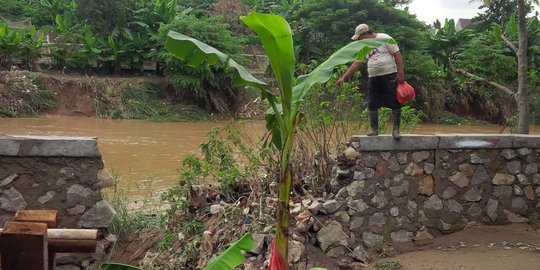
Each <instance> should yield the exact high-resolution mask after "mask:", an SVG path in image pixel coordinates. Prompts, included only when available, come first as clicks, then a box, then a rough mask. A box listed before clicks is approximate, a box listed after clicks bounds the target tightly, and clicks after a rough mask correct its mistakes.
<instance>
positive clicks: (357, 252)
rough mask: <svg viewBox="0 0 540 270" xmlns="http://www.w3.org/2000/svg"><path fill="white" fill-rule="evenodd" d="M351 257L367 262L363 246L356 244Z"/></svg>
mask: <svg viewBox="0 0 540 270" xmlns="http://www.w3.org/2000/svg"><path fill="white" fill-rule="evenodd" d="M353 258H354V259H356V260H358V261H361V262H364V263H365V262H367V260H368V257H367V251H366V249H365V248H364V246H362V245H358V246H356V247H355V248H354V250H353Z"/></svg>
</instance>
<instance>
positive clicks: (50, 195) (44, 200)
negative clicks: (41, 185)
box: [38, 191, 56, 204]
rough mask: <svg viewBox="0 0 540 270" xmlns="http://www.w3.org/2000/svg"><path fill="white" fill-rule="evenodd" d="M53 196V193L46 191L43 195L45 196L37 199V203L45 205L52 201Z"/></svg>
mask: <svg viewBox="0 0 540 270" xmlns="http://www.w3.org/2000/svg"><path fill="white" fill-rule="evenodd" d="M55 194H56V192H55V191H47V193H45V195H43V196H41V197H39V198H38V202H39V203H41V204H45V203H47V202H48V201H50V200H52V198H53V197H54V195H55Z"/></svg>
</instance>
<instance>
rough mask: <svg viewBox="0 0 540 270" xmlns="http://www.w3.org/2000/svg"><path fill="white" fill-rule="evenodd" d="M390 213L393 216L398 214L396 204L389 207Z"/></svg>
mask: <svg viewBox="0 0 540 270" xmlns="http://www.w3.org/2000/svg"><path fill="white" fill-rule="evenodd" d="M390 215H391V216H393V217H397V216H399V208H397V207H396V206H394V207H392V208H390Z"/></svg>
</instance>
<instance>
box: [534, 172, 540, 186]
mask: <svg viewBox="0 0 540 270" xmlns="http://www.w3.org/2000/svg"><path fill="white" fill-rule="evenodd" d="M533 183H534V184H535V185H537V186H540V174H537V173H535V174H534V175H533Z"/></svg>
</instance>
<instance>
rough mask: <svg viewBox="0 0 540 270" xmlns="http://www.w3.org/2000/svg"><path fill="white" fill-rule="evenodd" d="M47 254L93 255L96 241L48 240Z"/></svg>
mask: <svg viewBox="0 0 540 270" xmlns="http://www.w3.org/2000/svg"><path fill="white" fill-rule="evenodd" d="M48 244H49V252H54V253H95V252H96V244H97V241H96V240H79V239H49V240H48Z"/></svg>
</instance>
